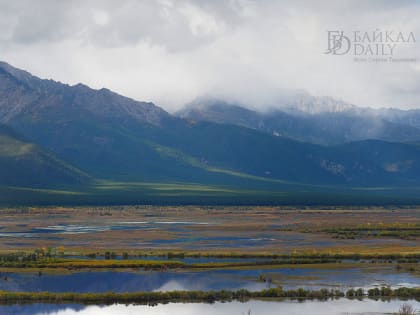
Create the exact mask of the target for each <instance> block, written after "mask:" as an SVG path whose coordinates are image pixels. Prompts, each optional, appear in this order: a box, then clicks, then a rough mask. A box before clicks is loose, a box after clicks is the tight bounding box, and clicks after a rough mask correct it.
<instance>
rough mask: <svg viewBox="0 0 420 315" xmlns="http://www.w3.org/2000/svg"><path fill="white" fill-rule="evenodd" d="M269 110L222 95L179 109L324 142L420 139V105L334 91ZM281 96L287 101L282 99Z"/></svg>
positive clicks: (186, 113)
mask: <svg viewBox="0 0 420 315" xmlns="http://www.w3.org/2000/svg"><path fill="white" fill-rule="evenodd" d="M282 101H283V103H278V104H276V105H275V106H274V105H273V106H272V107H271V109H267V110H261V111H257V110H252V109H248V108H246V107H245V106H244V105H241V104H235V103H229V102H225V101H223V100H219V99H211V98H200V99H197V100H196V101H194V102H192V103H190V104H187V105H186V106H185V107H184V108H183V109H182V110H180V111H178V112H177V113H176V115H178V116H179V117H182V118H186V119H192V120H197V121H212V122H216V123H224V124H233V125H238V126H243V127H248V128H252V129H256V130H260V131H264V132H267V133H270V134H273V135H277V136H284V137H289V138H292V139H296V140H300V141H307V142H312V143H318V144H325V145H331V144H342V143H346V142H352V141H360V140H373V139H375V140H384V141H391V142H412V141H418V140H420V124H419V122H420V111H417V110H408V111H404V110H398V109H371V108H361V107H356V106H354V105H351V104H347V103H345V102H342V101H338V100H334V99H332V98H330V97H314V96H311V95H308V94H307V93H303V92H302V93H298V94H291V95H289V96H288V97H285V98H284V99H283V100H282ZM280 102H281V101H280Z"/></svg>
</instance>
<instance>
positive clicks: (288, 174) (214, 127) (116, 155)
mask: <svg viewBox="0 0 420 315" xmlns="http://www.w3.org/2000/svg"><path fill="white" fill-rule="evenodd" d="M310 99H312V98H309V100H310ZM299 102H300V103H299V104H301V105H302V107H300V108H299V110H298V111H299V114H296V113H292V111H287V112H286V111H284V112H283V111H278V110H277V111H269V112H266V113H259V112H255V111H251V110H248V109H245V108H242V107H240V106H236V105H232V104H226V103H223V102H219V101H218V102H216V103H211V104H202V103H200V104H191V105H190V106H189V107H188V108H187V109H186V110H184V111H183V112H182V113H179V116H181V117H177V116H173V115H171V114H169V113H167V112H166V111H164V110H163V109H161V108H160V107H158V106H156V105H155V104H153V103H145V102H139V101H135V100H132V99H130V98H126V97H124V96H121V95H119V94H116V93H114V92H112V91H109V90H107V89H100V90H94V89H91V88H89V87H87V86H85V85H82V84H77V85H73V86H70V85H66V84H63V83H59V82H55V81H52V80H42V79H39V78H37V77H35V76H32V75H31V74H29V73H27V72H25V71H22V70H19V69H15V68H13V67H12V66H10V65H8V64H6V63H1V64H0V122H1V123H2V124H4V125H7V126H8V127H7V128H13V129H14V130H15V131H16V133H19V134H21V135H22V137H24V139H25V140H24V141H23V140H22V141H23V142H19V141H21V140H19V141H18V142H17V143H18V145H17V146H16V145H11V144H10V143H11V142H13V141H17V140H13V138H10V137H9V136H8V137H6V138H5V139H6V140H7V141H6V142H4V143H5V144H4V145H3V151H4V152H3V153H4V154H3V156H7V158H8V159H9V157H10V156H11V154H9V152H22V149H21V148H22V147H25V146H27V145H28V143H31V144H29V147H31V146H32V147H31V148H34V149H32V150H30V151H29V152H32V153H31V154H32V156H36V157H37V158H34V160H36V161H38V162H39V161H41V162H42V163H43V164H45V165H48V166H52V168H47V167H45V168H42V167H38V166H34V168H36V169H37V170H38V172H41V173H42V176H44V177H46V178H48V179H49V180H48V182H49V183H50V184H51V185H52V186H54V185H56V184H58V183H59V182H60V181H59V180H57V172H58V171H57V170H59V169H61V170H65V173H69V170H73V171H75V173H74V174H73V175H71V177H73V178H79V177H80V178H81V179H82V180H81V181H80V182H81V183H82V184H80V185H83V183H84V182H88V181H84V180H83V178H85V177H86V178H89V179H90V181H91V180H96V181H98V180H108V181H128V182H165V183H193V184H198V183H199V184H206V185H224V186H225V187H231V188H235V189H237V188H245V187H246V188H247V189H271V190H276V189H278V187H279V185H282V189H295V188H296V187H297V186H296V185H339V186H340V185H341V186H343V187H348V186H375V185H381V186H384V185H385V186H386V185H393V186H395V185H402V186H404V185H414V184H416V185H417V184H419V183H420V162H419V161H420V159H419V158H420V148H419V147H418V146H417V145H416V144H409V143H402V142H407V141H410V142H415V141H416V140H419V138H418V137H417V135H418V129H416V128H415V127H414V126H411V125H409V124H402V123H400V122H398V121H397V120H396V121H395V122H392V121H390V120H386V119H385V118H380V120H379V123H377V125H375V126H374V128H373V129H374V131H373V129H369V128H368V127H369V124H372V121H371V120H370V118H369V117H362V115H359V116H355V115H356V114H354V113H355V112H357V110H356V109H355V108H354V107H353V106H348V105H340V104H335V103H334V101H333V100H332V99H321V100H319V101H317V102H315V105H314V107H313V108H310V109H308V106H310V104H309V103H308V102H309V101H307V100H306V98H305V101H303V100H301V101H299ZM323 104H324V105H327V107H328V110H322V108H321V107H322V106H324V105H323ZM308 111H309V112H308ZM401 117H402V116H401ZM401 117H400V118H399V119H400V120H401V121H405V120H404V119H406V118H401ZM414 121H415V119H413V122H414ZM413 125H414V123H413ZM372 135H375V137H373V136H372ZM367 139H369V140H367ZM372 139H373V140H372ZM354 140H363V141H358V142H352V143H347V141H354ZM383 140H387V141H391V142H386V141H383ZM396 141H398V142H400V143H396ZM311 142H312V143H311ZM320 143H321V144H322V145H320ZM323 144H329V146H325V145H323ZM34 150H35V151H34ZM40 152H50V153H49V154H47V155H46V154H44V153H40ZM30 156H31V155H30ZM39 156H41V157H42V159H41V160H40V158H38V157H39ZM47 157H48V158H49V159H48V160H47ZM62 161H65V162H62ZM2 163H4V164H3V167H4V169H6V168H9V166H7V165H9V164H7V163H10V159H9V162H5V160H4V161H3V162H2ZM57 163H58V164H59V165H61V166H60V168H58V167H56V165H57ZM4 165H6V166H4ZM11 169H13V168H11ZM24 170H25V168H22V172H16V174H17V175H16V176H15V177H16V180H15V181H14V185H22V186H25V185H31V186H37V185H38V184H37V183H36V182H33V183H31V182H30V181H28V178H30V177H33V176H34V175H33V174H32V173H31V172H29V171H24ZM75 174H78V175H77V176H76V175H75ZM80 174H85V176H82V175H80ZM64 182H66V181H64ZM76 182H77V181H76ZM5 183H9V182H8V181H5ZM67 183H68V184H69V185H70V184H74V183H75V182H74V181H73V182H72V181H71V180H70V181H67ZM293 187H295V188H293ZM320 187H321V186H320ZM320 189H322V188H320Z"/></svg>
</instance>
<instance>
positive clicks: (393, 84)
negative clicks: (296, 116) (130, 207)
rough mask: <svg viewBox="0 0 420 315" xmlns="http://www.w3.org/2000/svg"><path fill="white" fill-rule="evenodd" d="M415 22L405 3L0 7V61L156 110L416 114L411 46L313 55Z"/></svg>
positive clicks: (184, 1) (419, 7) (413, 7)
mask: <svg viewBox="0 0 420 315" xmlns="http://www.w3.org/2000/svg"><path fill="white" fill-rule="evenodd" d="M419 16H420V4H418V2H417V1H414V0H413V1H398V2H397V1H393V2H391V1H387V2H385V1H379V0H378V1H376V0H373V1H361V0H359V1H357V0H356V1H350V0H344V1H333V0H331V1H316V3H315V2H314V1H310V0H307V1H294V2H290V1H268V0H260V1H252V0H232V1H222V0H216V1H200V0H197V1H192V0H176V1H175V0H173V1H172V0H160V1H147V0H144V1H137V0H126V1H118V2H117V1H111V0H108V1H95V0H93V1H83V0H72V1H54V0H41V1H36V2H34V1H30V0H21V1H7V0H0V29H1V30H2V31H1V32H0V59H1V60H4V61H7V62H9V63H11V64H12V65H14V66H17V67H21V68H24V69H26V70H28V71H30V72H32V73H34V74H36V75H38V76H40V77H43V78H54V79H58V80H60V81H63V82H66V83H67V82H68V83H71V84H74V83H77V82H83V83H86V84H88V85H90V86H92V87H95V88H101V87H107V88H109V89H112V90H115V91H117V92H119V93H122V94H125V95H127V96H130V97H133V98H135V99H139V100H145V101H153V102H155V103H157V104H158V105H161V106H163V107H164V108H166V109H168V110H175V109H177V108H179V107H180V106H182V105H183V104H185V103H187V102H189V101H191V100H192V99H194V98H196V97H198V96H202V95H209V96H214V97H221V98H226V99H228V100H235V101H240V102H242V103H245V104H249V105H250V106H253V107H258V106H267V105H276V103H278V102H279V100H280V99H281V96H282V94H283V92H284V91H285V90H288V89H304V90H307V91H308V92H310V93H312V94H314V95H329V96H333V97H335V98H339V99H343V100H345V101H347V102H350V103H354V104H357V105H361V106H371V107H401V108H420V88H419V87H420V47H419V45H420V43H419V42H416V43H408V44H404V45H399V46H398V47H397V48H398V51H397V52H398V57H409V58H417V61H416V62H399V63H383V62H381V63H377V62H355V61H354V60H353V56H350V55H345V56H332V55H328V54H324V52H325V51H326V49H327V43H328V42H327V31H328V30H344V31H346V32H353V31H361V32H372V31H375V30H380V31H385V30H394V31H397V32H400V31H401V32H413V33H414V34H415V35H416V36H417V35H418V36H420V19H419V18H418V17H419ZM416 39H417V38H416ZM418 40H419V41H420V38H419V39H418Z"/></svg>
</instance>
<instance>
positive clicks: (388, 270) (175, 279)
mask: <svg viewBox="0 0 420 315" xmlns="http://www.w3.org/2000/svg"><path fill="white" fill-rule="evenodd" d="M261 274H264V275H265V276H266V277H267V278H271V279H273V283H274V285H281V286H282V287H283V288H285V289H295V288H299V287H304V288H308V289H320V288H327V289H331V288H338V289H347V288H350V287H363V288H365V289H366V288H371V287H374V286H391V287H393V288H395V287H400V286H406V287H413V286H418V283H419V278H418V276H417V275H416V274H414V273H412V274H410V273H406V272H402V271H398V272H397V271H396V270H395V267H394V266H387V267H382V268H380V267H375V268H370V267H369V266H367V267H364V268H362V267H360V268H338V269H323V268H318V269H317V268H287V267H280V268H272V269H262V268H261V269H251V270H210V271H201V272H187V271H177V270H168V271H86V272H74V273H66V274H48V273H45V272H44V273H43V274H42V275H41V276H39V275H38V273H4V272H3V273H1V274H0V276H1V277H0V290H7V291H51V292H108V291H113V292H133V291H171V290H202V291H207V290H221V289H229V290H236V289H241V288H244V289H248V290H254V291H255V290H262V289H265V288H267V286H269V284H267V283H264V282H260V281H258V278H259V276H260V275H261Z"/></svg>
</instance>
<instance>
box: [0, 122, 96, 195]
mask: <svg viewBox="0 0 420 315" xmlns="http://www.w3.org/2000/svg"><path fill="white" fill-rule="evenodd" d="M90 180H91V178H90V177H89V176H88V175H86V174H85V173H83V172H81V171H80V170H78V169H77V168H75V167H72V166H70V165H69V164H67V163H65V162H63V161H61V160H59V159H57V158H56V157H55V156H54V155H53V154H51V153H48V152H46V151H44V150H42V149H40V148H39V147H38V146H37V145H35V144H33V143H30V142H27V141H25V140H23V139H22V138H21V137H20V136H18V135H17V134H16V133H15V132H14V131H13V130H11V129H10V128H8V127H5V126H2V125H0V185H11V186H37V187H51V186H54V185H75V184H86V183H88V182H89V181H90Z"/></svg>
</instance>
